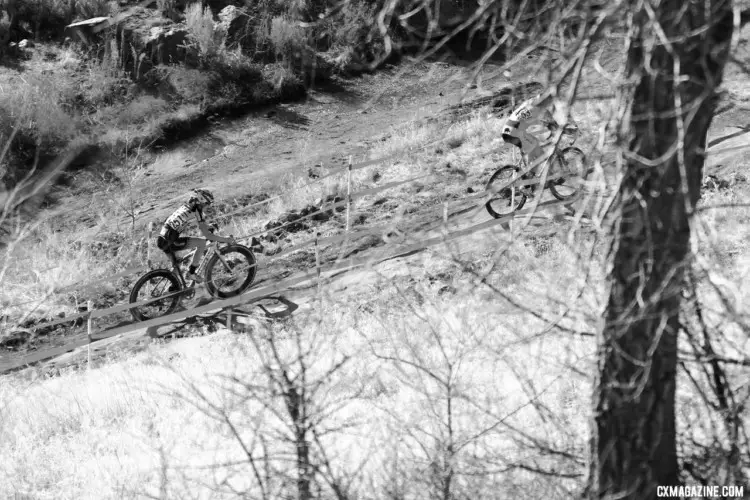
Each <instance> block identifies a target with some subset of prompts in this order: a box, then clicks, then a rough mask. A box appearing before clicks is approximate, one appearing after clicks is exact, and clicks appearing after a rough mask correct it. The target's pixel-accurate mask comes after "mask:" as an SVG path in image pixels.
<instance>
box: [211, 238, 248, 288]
mask: <svg viewBox="0 0 750 500" xmlns="http://www.w3.org/2000/svg"><path fill="white" fill-rule="evenodd" d="M220 252H221V258H219V254H216V253H215V254H214V255H213V256H212V257H211V260H209V261H208V264H206V289H207V290H208V293H210V294H211V295H213V296H214V297H219V298H220V299H226V298H229V297H235V296H237V295H239V294H241V293H242V292H244V291H245V290H247V289H248V288H249V287H250V285H252V284H253V280H255V273H256V271H257V268H258V266H257V263H256V261H255V255H253V251H252V250H250V249H249V248H247V247H246V246H243V245H229V246H226V247H224V248H222V249H221V250H220Z"/></svg>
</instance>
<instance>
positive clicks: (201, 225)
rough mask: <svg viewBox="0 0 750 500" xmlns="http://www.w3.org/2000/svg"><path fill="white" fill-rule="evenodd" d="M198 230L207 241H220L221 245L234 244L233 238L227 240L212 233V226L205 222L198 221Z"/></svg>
mask: <svg viewBox="0 0 750 500" xmlns="http://www.w3.org/2000/svg"><path fill="white" fill-rule="evenodd" d="M198 229H200V231H201V234H202V235H203V237H204V238H206V239H207V240H211V241H218V242H219V243H232V242H233V241H234V239H233V238H225V237H224V236H219V235H218V234H214V233H213V232H212V231H211V226H209V225H208V224H206V222H205V221H202V220H199V221H198Z"/></svg>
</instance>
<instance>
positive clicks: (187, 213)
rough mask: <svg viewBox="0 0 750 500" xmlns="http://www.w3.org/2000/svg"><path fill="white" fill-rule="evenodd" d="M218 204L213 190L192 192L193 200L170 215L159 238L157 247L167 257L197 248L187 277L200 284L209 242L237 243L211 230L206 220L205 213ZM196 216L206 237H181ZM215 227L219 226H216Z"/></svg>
mask: <svg viewBox="0 0 750 500" xmlns="http://www.w3.org/2000/svg"><path fill="white" fill-rule="evenodd" d="M213 202H214V195H213V194H211V191H209V190H207V189H203V188H195V189H193V190H192V191H191V192H190V198H189V199H188V200H187V202H185V203H184V204H183V205H181V206H180V207H179V208H178V209H177V210H175V211H174V213H173V214H172V215H170V216H169V217H168V218H167V220H166V221H164V226H163V227H162V228H161V231H160V232H159V237H158V238H157V239H156V246H158V247H159V249H161V250H162V251H163V252H164V253H166V254H167V255H172V254H173V253H175V252H178V251H181V250H188V249H191V248H195V249H196V251H195V254H194V255H193V260H192V262H191V263H190V268H189V269H188V273H187V275H186V276H185V279H186V280H193V281H196V282H197V281H200V278H199V277H198V276H197V275H196V274H195V270H196V268H197V267H198V263H199V262H200V260H201V257H203V253H204V251H205V250H206V243H207V240H212V241H218V242H220V243H234V239H233V238H224V237H222V236H218V235H216V234H214V233H213V232H212V231H211V226H209V225H208V224H206V222H205V219H204V217H203V210H204V209H205V208H207V207H208V206H210V205H211V204H212V203H213ZM192 217H195V220H196V222H197V223H198V229H200V231H201V233H202V234H203V236H204V238H198V237H187V236H181V233H182V232H183V231H184V230H185V229H186V228H187V227H188V226H189V225H190V220H191V218H192ZM214 227H215V226H214Z"/></svg>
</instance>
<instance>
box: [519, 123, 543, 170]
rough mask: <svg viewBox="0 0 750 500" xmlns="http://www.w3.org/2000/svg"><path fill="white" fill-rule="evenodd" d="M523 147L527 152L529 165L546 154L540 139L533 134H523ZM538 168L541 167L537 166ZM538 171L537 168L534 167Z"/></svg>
mask: <svg viewBox="0 0 750 500" xmlns="http://www.w3.org/2000/svg"><path fill="white" fill-rule="evenodd" d="M521 143H522V145H523V147H522V149H523V151H525V152H526V153H527V156H528V162H529V165H533V164H534V163H535V162H536V161H537V160H538V159H539V158H540V157H541V156H543V155H544V150H543V149H542V145H541V144H540V142H539V140H538V139H537V138H536V137H534V135H533V134H530V133H528V132H525V131H524V133H523V134H522V135H521ZM536 168H539V166H537V167H536ZM534 171H536V169H534Z"/></svg>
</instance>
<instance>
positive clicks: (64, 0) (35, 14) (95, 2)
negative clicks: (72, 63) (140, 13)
mask: <svg viewBox="0 0 750 500" xmlns="http://www.w3.org/2000/svg"><path fill="white" fill-rule="evenodd" d="M1 6H2V9H3V10H9V8H11V7H14V8H15V13H16V16H15V22H16V23H17V24H19V25H27V26H28V29H29V30H30V31H31V32H32V33H33V34H34V35H35V36H37V37H40V38H53V39H54V38H60V37H61V36H62V35H63V32H64V31H65V26H67V25H68V24H70V23H72V22H74V21H77V20H84V19H89V18H92V17H100V16H108V15H110V14H112V13H113V12H114V11H116V10H117V9H118V8H119V6H118V4H117V2H115V1H111V0H73V1H69V0H4V1H3V3H2V4H1ZM8 17H10V16H8Z"/></svg>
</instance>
